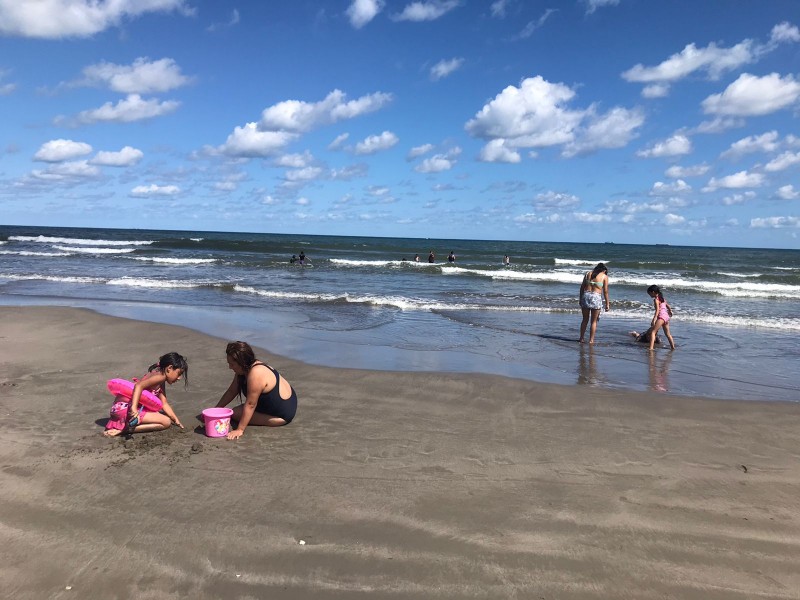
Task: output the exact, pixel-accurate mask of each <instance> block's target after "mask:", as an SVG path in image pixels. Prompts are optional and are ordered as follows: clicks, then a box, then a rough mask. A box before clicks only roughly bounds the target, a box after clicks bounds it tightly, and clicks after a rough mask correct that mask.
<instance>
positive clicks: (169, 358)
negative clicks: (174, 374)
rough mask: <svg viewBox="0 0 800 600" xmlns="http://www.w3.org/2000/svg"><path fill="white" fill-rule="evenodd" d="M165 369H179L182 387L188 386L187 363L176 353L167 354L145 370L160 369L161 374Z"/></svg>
mask: <svg viewBox="0 0 800 600" xmlns="http://www.w3.org/2000/svg"><path fill="white" fill-rule="evenodd" d="M167 367H172V368H173V369H180V370H181V371H182V372H183V385H184V386H187V385H189V363H188V362H186V359H185V358H184V357H183V356H181V355H180V354H178V353H177V352H167V353H166V354H165V355H163V356H161V357H160V358H159V359H158V362H157V363H153V364H152V365H150V366H149V367H148V368H147V370H148V371H152V370H154V369H161V372H162V373H163V372H164V369H166V368H167Z"/></svg>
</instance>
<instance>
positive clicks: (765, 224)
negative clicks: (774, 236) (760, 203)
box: [750, 217, 800, 229]
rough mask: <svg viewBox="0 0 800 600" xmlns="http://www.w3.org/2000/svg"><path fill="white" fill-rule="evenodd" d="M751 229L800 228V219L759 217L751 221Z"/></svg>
mask: <svg viewBox="0 0 800 600" xmlns="http://www.w3.org/2000/svg"><path fill="white" fill-rule="evenodd" d="M750 227H752V228H754V229H782V228H785V227H800V217H759V218H756V219H750Z"/></svg>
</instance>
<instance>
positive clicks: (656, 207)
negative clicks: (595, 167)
mask: <svg viewBox="0 0 800 600" xmlns="http://www.w3.org/2000/svg"><path fill="white" fill-rule="evenodd" d="M688 204H689V203H688V202H687V201H686V200H685V199H684V198H664V199H658V200H651V201H649V202H631V201H630V200H614V201H611V202H606V206H605V208H604V209H603V210H602V211H601V212H604V213H615V214H623V215H628V216H632V215H636V214H639V213H659V214H663V213H666V212H669V211H672V210H675V209H676V208H684V207H685V206H688ZM626 222H627V221H626Z"/></svg>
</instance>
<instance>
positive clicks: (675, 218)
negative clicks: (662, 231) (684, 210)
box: [663, 213, 686, 227]
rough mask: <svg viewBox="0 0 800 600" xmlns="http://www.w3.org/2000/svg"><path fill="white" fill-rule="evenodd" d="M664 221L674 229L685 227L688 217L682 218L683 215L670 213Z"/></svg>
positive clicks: (665, 216)
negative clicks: (680, 226)
mask: <svg viewBox="0 0 800 600" xmlns="http://www.w3.org/2000/svg"><path fill="white" fill-rule="evenodd" d="M663 221H664V223H665V224H666V225H668V226H670V227H673V226H675V225H683V224H684V223H685V222H686V217H682V216H681V215H676V214H674V213H668V214H666V215H664V217H663Z"/></svg>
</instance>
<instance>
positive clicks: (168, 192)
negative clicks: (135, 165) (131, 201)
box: [130, 183, 181, 198]
mask: <svg viewBox="0 0 800 600" xmlns="http://www.w3.org/2000/svg"><path fill="white" fill-rule="evenodd" d="M180 192H181V190H180V188H179V187H178V186H176V185H156V184H155V183H152V184H150V185H137V186H136V187H135V188H133V189H132V190H131V192H130V195H131V196H134V197H136V198H151V197H153V196H175V195H176V194H180Z"/></svg>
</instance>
